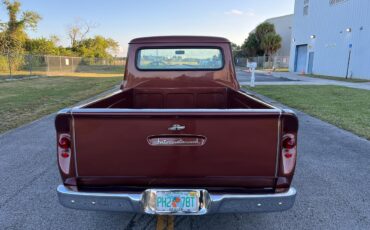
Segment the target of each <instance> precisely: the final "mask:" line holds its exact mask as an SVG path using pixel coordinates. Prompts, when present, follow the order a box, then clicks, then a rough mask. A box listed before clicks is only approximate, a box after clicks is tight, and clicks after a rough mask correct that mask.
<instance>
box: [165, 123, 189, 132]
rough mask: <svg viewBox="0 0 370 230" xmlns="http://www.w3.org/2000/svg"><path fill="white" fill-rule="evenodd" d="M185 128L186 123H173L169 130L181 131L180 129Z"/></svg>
mask: <svg viewBox="0 0 370 230" xmlns="http://www.w3.org/2000/svg"><path fill="white" fill-rule="evenodd" d="M184 129H185V125H179V124H174V125H172V126H171V127H169V128H168V130H170V131H180V130H184Z"/></svg>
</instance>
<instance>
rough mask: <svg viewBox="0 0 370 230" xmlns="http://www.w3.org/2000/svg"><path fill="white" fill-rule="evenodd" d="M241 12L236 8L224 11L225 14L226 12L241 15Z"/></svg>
mask: <svg viewBox="0 0 370 230" xmlns="http://www.w3.org/2000/svg"><path fill="white" fill-rule="evenodd" d="M243 13H244V12H243V11H241V10H237V9H232V10H229V11H226V12H225V14H228V15H242V14H243Z"/></svg>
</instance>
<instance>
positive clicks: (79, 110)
mask: <svg viewBox="0 0 370 230" xmlns="http://www.w3.org/2000/svg"><path fill="white" fill-rule="evenodd" d="M233 112H234V113H280V112H281V110H280V109H104V108H102V109H95V108H94V109H90V108H86V109H85V108H76V107H75V108H72V113H80V114H83V113H233Z"/></svg>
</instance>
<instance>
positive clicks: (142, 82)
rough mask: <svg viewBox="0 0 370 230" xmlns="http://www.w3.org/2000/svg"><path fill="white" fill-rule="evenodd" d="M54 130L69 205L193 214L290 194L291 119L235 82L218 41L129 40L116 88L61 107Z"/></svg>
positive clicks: (287, 202)
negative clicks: (120, 83) (110, 93)
mask: <svg viewBox="0 0 370 230" xmlns="http://www.w3.org/2000/svg"><path fill="white" fill-rule="evenodd" d="M158 63H160V64H158ZM55 127H56V137H57V154H58V157H57V158H58V165H59V170H60V174H61V177H62V182H63V184H62V185H60V186H59V187H58V188H57V193H58V197H59V201H60V203H61V204H62V205H64V206H65V207H68V208H74V209H86V210H108V211H122V212H136V213H147V214H173V215H201V214H210V213H242V212H266V211H267V212H270V211H283V210H287V209H289V208H291V207H292V206H293V204H294V201H295V196H296V190H295V189H294V188H293V187H291V182H292V179H293V174H294V170H295V165H296V159H297V132H298V120H297V117H296V115H295V114H294V113H293V112H292V111H290V110H285V109H281V108H277V107H275V106H273V105H270V104H268V103H266V102H264V101H262V100H260V99H258V98H256V97H254V96H252V95H250V94H248V93H246V92H244V91H242V90H241V89H240V86H239V84H238V81H237V79H236V73H235V69H234V64H233V60H232V51H231V46H230V42H229V41H228V40H227V39H224V38H218V37H200V36H199V37H197V36H164V37H145V38H137V39H134V40H132V41H131V42H130V45H129V50H128V57H127V64H126V68H125V73H124V81H123V83H122V86H121V90H119V91H117V92H115V93H113V94H112V95H109V96H108V97H104V98H101V99H98V100H96V101H93V102H90V103H88V104H85V105H82V106H77V107H74V108H67V109H63V110H61V111H60V112H59V113H58V115H57V116H56V119H55Z"/></svg>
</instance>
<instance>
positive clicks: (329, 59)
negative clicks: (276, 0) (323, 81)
mask: <svg viewBox="0 0 370 230" xmlns="http://www.w3.org/2000/svg"><path fill="white" fill-rule="evenodd" d="M290 56H291V59H290V65H289V68H290V71H292V72H305V73H313V74H319V75H328V76H338V77H346V76H347V77H353V78H364V79H370V1H369V0H296V1H295V9H294V19H293V31H292V45H291V51H290Z"/></svg>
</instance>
